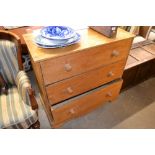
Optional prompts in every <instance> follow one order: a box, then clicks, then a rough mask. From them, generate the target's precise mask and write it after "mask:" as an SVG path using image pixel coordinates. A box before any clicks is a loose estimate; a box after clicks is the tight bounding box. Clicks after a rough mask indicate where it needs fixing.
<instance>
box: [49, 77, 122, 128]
mask: <svg viewBox="0 0 155 155" xmlns="http://www.w3.org/2000/svg"><path fill="white" fill-rule="evenodd" d="M121 85H122V80H120V81H117V82H115V83H112V84H111V85H108V86H104V87H103V88H102V87H101V88H98V89H96V90H93V91H92V92H91V91H90V92H89V93H86V94H85V95H82V96H79V97H78V98H75V99H73V100H68V101H66V102H67V103H66V104H64V105H62V106H61V107H58V108H56V109H55V108H54V107H53V108H52V113H53V117H54V125H56V126H58V124H62V122H65V121H66V120H69V119H72V118H75V117H79V116H81V115H84V114H86V113H88V112H90V111H92V110H94V109H95V108H97V107H99V106H101V105H102V104H104V103H106V102H108V101H113V100H114V99H116V98H117V96H118V94H119V91H120V88H121ZM109 94H110V95H109Z"/></svg>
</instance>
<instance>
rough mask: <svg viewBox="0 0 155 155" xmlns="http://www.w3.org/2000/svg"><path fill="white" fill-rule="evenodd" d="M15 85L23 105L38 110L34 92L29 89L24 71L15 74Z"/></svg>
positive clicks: (28, 81)
mask: <svg viewBox="0 0 155 155" xmlns="http://www.w3.org/2000/svg"><path fill="white" fill-rule="evenodd" d="M16 85H17V88H18V92H19V94H20V96H21V98H22V100H23V101H24V103H26V104H27V105H29V106H31V107H32V109H33V110H35V109H38V104H37V101H36V98H35V92H34V90H33V89H32V87H31V84H30V80H29V78H28V76H27V74H26V73H25V72H24V71H20V72H19V73H18V74H17V77H16Z"/></svg>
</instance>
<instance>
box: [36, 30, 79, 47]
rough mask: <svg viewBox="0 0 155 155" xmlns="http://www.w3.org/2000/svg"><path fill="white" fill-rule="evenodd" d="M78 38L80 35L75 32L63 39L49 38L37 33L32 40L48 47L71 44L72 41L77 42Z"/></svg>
mask: <svg viewBox="0 0 155 155" xmlns="http://www.w3.org/2000/svg"><path fill="white" fill-rule="evenodd" d="M79 40H80V35H79V34H78V33H75V36H74V37H72V38H70V39H65V40H50V39H46V38H44V37H42V36H41V35H37V36H36V37H35V38H34V42H35V43H37V44H39V45H41V46H50V47H61V46H67V45H69V44H73V43H74V42H77V41H79Z"/></svg>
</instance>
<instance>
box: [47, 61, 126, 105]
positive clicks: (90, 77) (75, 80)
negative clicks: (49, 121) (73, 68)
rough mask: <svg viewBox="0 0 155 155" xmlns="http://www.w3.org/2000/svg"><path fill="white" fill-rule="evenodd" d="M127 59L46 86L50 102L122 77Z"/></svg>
mask: <svg viewBox="0 0 155 155" xmlns="http://www.w3.org/2000/svg"><path fill="white" fill-rule="evenodd" d="M125 62H126V61H125V60H122V61H120V62H118V63H114V64H110V65H108V66H105V67H100V68H98V69H95V70H92V71H89V72H86V73H84V74H80V75H78V76H74V77H72V78H70V79H66V80H63V81H60V82H57V83H55V84H52V85H49V86H48V87H46V91H47V95H48V99H49V102H50V104H51V105H52V104H55V103H57V102H60V101H63V100H65V99H67V98H70V97H73V96H76V95H78V94H81V93H84V92H86V91H88V90H91V89H93V88H96V87H98V86H101V85H103V84H105V83H108V82H110V81H112V80H115V79H117V78H120V77H122V74H123V71H124V66H125Z"/></svg>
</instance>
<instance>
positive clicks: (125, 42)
mask: <svg viewBox="0 0 155 155" xmlns="http://www.w3.org/2000/svg"><path fill="white" fill-rule="evenodd" d="M78 33H80V34H81V41H80V43H77V44H75V45H72V46H68V47H65V48H58V49H42V48H39V47H37V46H36V45H35V44H34V43H33V41H32V40H33V37H34V36H33V35H32V34H26V35H24V39H25V41H26V44H27V46H28V49H29V52H30V56H31V62H32V65H33V69H34V72H35V75H36V78H37V81H38V85H39V88H40V92H41V96H42V98H43V101H44V107H45V111H46V113H47V116H48V118H49V120H50V123H51V125H52V126H54V127H57V126H59V125H60V124H63V123H64V122H65V121H67V120H69V119H72V118H75V117H79V116H81V115H83V114H86V113H88V112H90V111H91V110H93V109H95V108H97V107H99V106H100V105H102V104H104V103H106V102H108V101H113V100H114V99H115V98H117V96H118V94H119V91H120V88H121V85H122V79H121V77H122V74H123V70H124V67H125V64H126V60H127V57H128V53H129V50H130V48H131V44H132V41H133V37H134V36H133V35H131V34H129V33H128V32H125V31H123V30H121V29H118V32H117V36H116V38H112V39H110V38H107V37H105V36H103V35H101V34H99V33H98V32H95V31H93V30H92V29H83V30H79V31H78Z"/></svg>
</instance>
